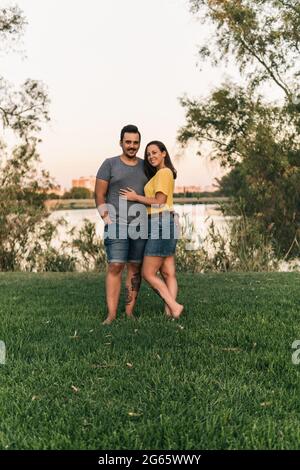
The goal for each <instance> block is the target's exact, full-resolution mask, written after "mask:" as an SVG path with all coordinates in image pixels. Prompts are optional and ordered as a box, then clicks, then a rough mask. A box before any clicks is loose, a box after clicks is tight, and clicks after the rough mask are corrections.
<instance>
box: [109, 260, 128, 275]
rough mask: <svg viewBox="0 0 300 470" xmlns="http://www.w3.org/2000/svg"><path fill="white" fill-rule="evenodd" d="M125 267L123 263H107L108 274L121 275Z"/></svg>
mask: <svg viewBox="0 0 300 470" xmlns="http://www.w3.org/2000/svg"><path fill="white" fill-rule="evenodd" d="M124 267H125V263H109V265H108V272H109V273H110V274H114V275H117V274H121V273H122V271H123V269H124Z"/></svg>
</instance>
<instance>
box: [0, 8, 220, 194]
mask: <svg viewBox="0 0 300 470" xmlns="http://www.w3.org/2000/svg"><path fill="white" fill-rule="evenodd" d="M0 3H1V5H2V6H7V5H9V4H12V3H14V2H0ZM16 3H17V4H18V5H19V6H20V8H21V9H22V10H23V11H24V14H25V16H26V18H27V21H28V25H27V28H26V33H25V35H24V37H23V43H22V49H23V50H24V52H25V54H23V55H22V54H17V53H12V52H10V53H9V54H8V55H5V54H4V53H1V56H0V64H1V74H2V75H3V76H4V77H5V78H7V79H9V80H11V81H13V82H14V83H15V84H19V83H21V82H22V81H23V80H25V79H26V78H33V79H38V80H42V81H43V82H44V83H45V84H46V85H47V88H48V92H49V97H50V99H51V106H50V115H51V121H50V123H48V124H47V125H45V126H44V127H43V131H42V134H41V137H42V139H43V142H42V144H41V145H40V147H39V151H40V154H41V157H42V165H43V167H45V168H46V169H48V170H49V171H50V173H51V175H52V176H54V177H55V179H56V181H57V183H59V184H61V185H62V186H63V187H66V188H69V187H70V186H71V180H72V178H78V177H80V176H89V175H95V174H96V172H97V169H98V167H99V166H100V164H101V163H102V162H103V160H104V159H105V158H107V157H112V156H115V155H119V154H120V147H119V133H120V129H121V128H122V127H123V126H124V125H125V124H136V125H137V126H138V127H139V129H140V131H141V133H142V145H141V149H140V152H139V156H140V157H142V158H143V152H144V147H145V145H146V143H147V142H149V141H150V140H153V139H159V140H162V141H163V142H165V144H166V145H167V147H168V149H169V152H170V154H171V156H172V157H173V159H174V163H175V166H176V168H177V170H178V179H177V182H176V184H177V185H201V186H205V185H210V184H211V183H212V182H213V180H214V177H215V176H217V177H218V176H220V169H219V166H218V164H217V162H213V163H209V161H208V159H207V158H203V157H202V158H201V157H199V156H197V155H196V152H197V148H196V147H195V146H191V147H190V148H189V149H188V150H187V151H186V152H185V153H184V154H182V155H181V156H180V157H176V158H174V157H175V156H176V155H179V153H180V148H179V146H178V144H177V143H176V135H177V132H178V129H179V128H180V127H181V126H182V125H183V124H184V122H185V115H184V110H183V108H182V107H181V106H180V103H179V100H178V98H179V97H181V96H182V95H183V94H187V95H188V96H190V97H201V96H203V97H205V96H207V94H208V93H209V91H210V90H212V89H213V88H215V87H217V86H218V85H219V84H220V83H221V82H222V81H224V79H226V78H227V77H228V71H227V70H226V68H218V69H213V68H211V67H210V66H209V65H205V66H202V68H201V69H200V68H199V67H197V62H198V54H197V50H198V46H199V45H200V44H202V42H203V39H204V38H205V37H206V36H207V35H208V33H209V31H208V30H207V26H205V25H202V24H201V23H200V22H199V21H197V20H196V18H195V16H193V15H192V14H191V13H190V12H189V2H188V1H187V0H151V1H150V0H109V1H108V0H85V1H84V2H83V1H82V0H42V1H41V0H17V1H16Z"/></svg>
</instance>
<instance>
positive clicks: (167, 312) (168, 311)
mask: <svg viewBox="0 0 300 470" xmlns="http://www.w3.org/2000/svg"><path fill="white" fill-rule="evenodd" d="M165 315H166V317H168V318H170V317H171V316H172V313H171V312H170V309H169V307H168V306H167V304H165Z"/></svg>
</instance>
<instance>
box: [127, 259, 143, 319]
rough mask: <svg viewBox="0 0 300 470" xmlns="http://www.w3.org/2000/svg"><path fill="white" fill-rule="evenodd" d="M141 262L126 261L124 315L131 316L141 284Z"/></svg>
mask: <svg viewBox="0 0 300 470" xmlns="http://www.w3.org/2000/svg"><path fill="white" fill-rule="evenodd" d="M141 266H142V265H141V263H140V264H138V263H127V277H126V285H125V291H126V300H125V303H126V308H125V311H126V315H127V317H133V310H134V306H135V303H136V299H137V296H138V293H139V290H140V285H141Z"/></svg>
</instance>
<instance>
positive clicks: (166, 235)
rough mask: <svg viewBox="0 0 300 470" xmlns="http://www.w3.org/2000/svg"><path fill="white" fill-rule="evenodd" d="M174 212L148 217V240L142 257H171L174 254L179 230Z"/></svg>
mask: <svg viewBox="0 0 300 470" xmlns="http://www.w3.org/2000/svg"><path fill="white" fill-rule="evenodd" d="M174 217H175V216H174V212H165V213H160V214H153V215H151V216H149V217H148V240H147V243H146V247H145V251H144V256H161V257H166V256H172V255H174V254H175V250H176V244H177V240H178V237H179V228H178V226H177V224H176V223H175V220H174Z"/></svg>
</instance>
